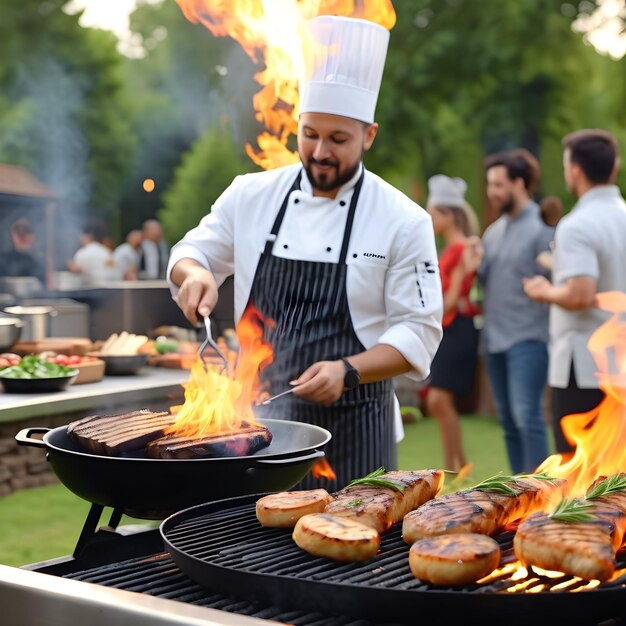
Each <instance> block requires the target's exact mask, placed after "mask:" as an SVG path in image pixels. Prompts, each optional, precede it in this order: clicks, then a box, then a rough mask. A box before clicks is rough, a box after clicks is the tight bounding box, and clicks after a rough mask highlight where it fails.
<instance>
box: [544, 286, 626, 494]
mask: <svg viewBox="0 0 626 626" xmlns="http://www.w3.org/2000/svg"><path fill="white" fill-rule="evenodd" d="M597 300H598V306H599V308H601V309H603V310H605V311H608V312H610V313H612V314H613V315H612V316H611V317H610V318H609V319H608V320H607V321H606V322H605V323H604V324H603V325H602V326H600V327H599V328H598V329H597V330H596V331H595V332H594V334H593V335H592V336H591V338H590V339H589V342H588V347H589V350H590V351H591V353H592V354H593V357H594V359H595V362H596V365H597V367H598V373H597V376H598V379H599V384H600V388H601V389H602V390H603V391H604V392H605V393H606V397H605V398H604V400H603V401H602V402H601V403H600V404H599V405H598V406H597V407H596V408H595V409H593V410H592V411H589V412H587V413H576V414H573V415H567V416H566V417H564V418H563V420H562V422H561V424H562V427H563V433H564V435H565V437H566V439H567V440H568V441H569V442H570V443H571V444H572V445H573V446H575V450H574V452H573V454H571V455H561V454H554V455H552V456H549V457H548V458H547V459H546V460H545V461H544V462H543V463H542V464H541V465H540V466H539V468H538V470H539V471H546V472H547V473H548V474H550V475H551V476H557V477H564V478H567V480H568V487H569V489H570V495H572V496H581V495H583V494H584V493H585V492H586V490H587V488H588V487H589V485H590V484H591V483H592V482H593V481H594V480H595V479H596V478H597V477H599V476H609V475H612V474H615V473H616V472H618V471H624V470H625V469H626V294H624V293H621V292H606V293H601V294H598V296H597Z"/></svg>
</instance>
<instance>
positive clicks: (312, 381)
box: [290, 361, 346, 405]
mask: <svg viewBox="0 0 626 626" xmlns="http://www.w3.org/2000/svg"><path fill="white" fill-rule="evenodd" d="M345 372H346V368H345V365H344V364H343V361H318V362H317V363H313V365H311V367H309V368H308V369H306V370H305V371H304V372H302V374H301V375H300V376H298V378H296V379H295V380H292V381H290V384H291V385H297V388H296V390H295V391H294V392H293V394H294V395H295V396H298V397H300V398H304V399H305V400H309V401H310V402H317V403H318V404H325V405H328V404H332V403H333V402H336V401H337V400H339V398H340V397H341V394H342V393H343V385H344V376H345Z"/></svg>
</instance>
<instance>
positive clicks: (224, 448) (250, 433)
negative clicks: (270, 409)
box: [146, 425, 272, 459]
mask: <svg viewBox="0 0 626 626" xmlns="http://www.w3.org/2000/svg"><path fill="white" fill-rule="evenodd" d="M271 442H272V433H270V431H269V430H268V429H267V428H266V427H265V426H249V425H248V426H245V427H243V428H242V429H240V430H237V431H222V432H217V433H213V434H211V435H208V436H206V437H199V438H197V437H177V436H175V435H166V436H165V437H161V438H160V439H155V440H154V441H151V442H150V443H149V444H148V445H147V446H146V454H147V455H148V456H149V457H152V458H155V459H195V458H203V457H230V456H248V455H250V454H254V453H255V452H256V451H257V450H261V449H262V448H265V447H267V446H269V445H270V443H271Z"/></svg>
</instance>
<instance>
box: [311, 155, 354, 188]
mask: <svg viewBox="0 0 626 626" xmlns="http://www.w3.org/2000/svg"><path fill="white" fill-rule="evenodd" d="M313 163H317V164H318V165H332V166H333V167H334V168H335V169H334V171H335V172H336V175H335V176H334V178H331V177H329V174H330V173H332V172H329V173H328V174H326V173H322V174H320V175H319V176H316V175H315V174H313V168H312V167H311V165H312V164H313ZM360 167H361V160H360V159H359V160H358V161H357V162H356V163H355V164H354V165H352V166H351V167H349V168H348V169H347V170H345V171H344V172H339V171H338V169H339V164H338V163H337V162H336V161H334V160H332V159H323V160H322V161H317V160H315V159H314V158H312V157H311V158H310V159H309V160H308V161H307V163H306V165H305V166H304V170H305V171H306V173H307V176H308V177H309V181H310V182H311V186H312V187H313V189H316V190H317V191H324V192H326V191H335V189H339V187H342V186H343V185H345V184H346V183H347V182H348V181H350V180H352V178H353V177H354V176H355V175H356V173H357V172H358V171H359V168H360Z"/></svg>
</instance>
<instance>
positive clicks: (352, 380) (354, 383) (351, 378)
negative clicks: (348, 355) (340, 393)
mask: <svg viewBox="0 0 626 626" xmlns="http://www.w3.org/2000/svg"><path fill="white" fill-rule="evenodd" d="M341 360H342V361H343V364H344V365H345V367H346V373H345V374H344V375H343V388H344V391H351V390H352V389H356V388H357V387H358V386H359V382H360V381H361V374H359V370H358V369H357V368H356V367H354V365H352V363H350V361H348V359H345V358H344V357H341Z"/></svg>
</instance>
